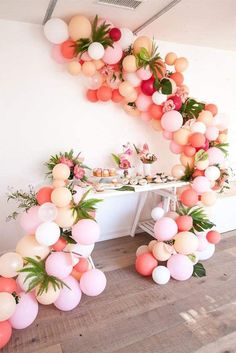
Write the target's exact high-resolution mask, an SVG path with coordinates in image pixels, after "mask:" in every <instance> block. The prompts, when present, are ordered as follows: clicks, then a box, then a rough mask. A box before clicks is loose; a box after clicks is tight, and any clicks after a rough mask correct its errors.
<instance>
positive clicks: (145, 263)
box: [135, 253, 158, 276]
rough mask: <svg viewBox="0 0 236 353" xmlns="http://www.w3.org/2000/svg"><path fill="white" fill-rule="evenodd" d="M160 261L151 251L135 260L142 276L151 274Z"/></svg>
mask: <svg viewBox="0 0 236 353" xmlns="http://www.w3.org/2000/svg"><path fill="white" fill-rule="evenodd" d="M157 265H158V262H157V260H156V259H155V257H154V256H153V255H152V254H150V253H144V254H141V255H139V256H138V257H137V258H136V261H135V268H136V271H137V272H138V273H139V274H140V275H142V276H151V274H152V271H153V270H154V268H155V267H157Z"/></svg>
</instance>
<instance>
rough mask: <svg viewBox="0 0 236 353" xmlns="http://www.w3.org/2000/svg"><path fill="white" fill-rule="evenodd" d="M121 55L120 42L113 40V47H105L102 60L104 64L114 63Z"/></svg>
mask: <svg viewBox="0 0 236 353" xmlns="http://www.w3.org/2000/svg"><path fill="white" fill-rule="evenodd" d="M122 55H123V50H122V48H121V46H120V44H119V43H117V42H114V43H113V48H112V47H107V48H106V49H105V54H104V56H103V58H102V60H103V61H104V63H106V64H109V65H114V64H117V63H118V62H119V61H120V59H121V58H122Z"/></svg>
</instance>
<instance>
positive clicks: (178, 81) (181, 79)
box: [170, 72, 184, 87]
mask: <svg viewBox="0 0 236 353" xmlns="http://www.w3.org/2000/svg"><path fill="white" fill-rule="evenodd" d="M170 78H171V79H172V80H174V81H175V83H176V85H177V86H178V87H179V86H181V85H182V84H183V82H184V76H183V74H182V73H181V72H173V74H171V75H170Z"/></svg>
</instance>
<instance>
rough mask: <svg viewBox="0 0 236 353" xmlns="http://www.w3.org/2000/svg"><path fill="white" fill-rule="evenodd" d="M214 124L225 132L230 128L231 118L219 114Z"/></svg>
mask: <svg viewBox="0 0 236 353" xmlns="http://www.w3.org/2000/svg"><path fill="white" fill-rule="evenodd" d="M213 124H214V126H216V127H217V128H218V129H219V130H220V131H224V130H225V129H227V128H228V125H229V117H228V115H227V114H217V115H216V116H215V117H214V119H213Z"/></svg>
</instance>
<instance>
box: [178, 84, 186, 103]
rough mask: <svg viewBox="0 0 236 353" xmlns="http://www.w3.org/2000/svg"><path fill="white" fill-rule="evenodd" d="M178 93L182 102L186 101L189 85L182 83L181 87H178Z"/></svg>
mask: <svg viewBox="0 0 236 353" xmlns="http://www.w3.org/2000/svg"><path fill="white" fill-rule="evenodd" d="M176 95H177V96H179V97H180V98H181V100H182V102H183V103H184V102H185V101H186V99H187V98H188V95H189V89H188V87H187V86H185V85H181V86H180V87H178V88H177V91H176Z"/></svg>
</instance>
